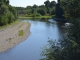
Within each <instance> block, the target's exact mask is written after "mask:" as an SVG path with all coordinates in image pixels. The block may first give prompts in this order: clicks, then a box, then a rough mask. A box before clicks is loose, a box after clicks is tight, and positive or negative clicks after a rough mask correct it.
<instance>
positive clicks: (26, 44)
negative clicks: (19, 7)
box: [0, 19, 61, 60]
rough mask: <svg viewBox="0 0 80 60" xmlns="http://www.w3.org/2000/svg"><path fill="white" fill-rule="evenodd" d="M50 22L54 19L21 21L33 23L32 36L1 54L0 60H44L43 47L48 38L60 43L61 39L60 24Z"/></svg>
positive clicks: (22, 20)
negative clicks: (42, 59) (41, 59)
mask: <svg viewBox="0 0 80 60" xmlns="http://www.w3.org/2000/svg"><path fill="white" fill-rule="evenodd" d="M49 20H52V19H48V20H44V19H42V20H40V19H36V20H34V19H20V21H21V22H30V23H31V28H30V31H31V34H30V36H29V37H28V38H27V39H26V40H25V41H23V42H21V43H20V44H18V45H17V46H15V47H13V48H11V49H10V50H7V51H6V52H3V53H1V54H0V60H39V59H40V58H42V56H41V55H40V53H41V52H40V51H41V50H42V49H41V47H43V46H44V45H46V44H47V41H48V38H50V39H53V40H57V41H58V40H59V39H60V38H59V37H61V35H60V30H59V29H60V28H59V26H58V24H57V23H56V22H55V21H53V22H50V21H49ZM4 57H5V58H4Z"/></svg>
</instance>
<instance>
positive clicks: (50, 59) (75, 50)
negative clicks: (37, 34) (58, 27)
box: [41, 0, 80, 60]
mask: <svg viewBox="0 0 80 60" xmlns="http://www.w3.org/2000/svg"><path fill="white" fill-rule="evenodd" d="M58 3H59V4H60V7H61V8H62V9H63V11H64V16H65V18H66V19H67V20H68V21H69V22H70V23H71V25H70V28H69V29H68V31H67V32H66V33H67V35H65V37H64V39H63V40H60V42H59V43H58V45H55V41H52V40H50V41H49V47H48V48H45V49H44V51H43V53H42V55H43V56H45V57H46V58H44V59H41V60H80V17H79V16H80V11H79V10H80V6H79V5H80V0H58Z"/></svg>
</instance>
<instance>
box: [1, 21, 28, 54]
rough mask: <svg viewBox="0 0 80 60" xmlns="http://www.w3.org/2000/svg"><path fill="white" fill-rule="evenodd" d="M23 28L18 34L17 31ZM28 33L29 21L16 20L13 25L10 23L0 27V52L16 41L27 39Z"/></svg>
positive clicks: (10, 46)
mask: <svg viewBox="0 0 80 60" xmlns="http://www.w3.org/2000/svg"><path fill="white" fill-rule="evenodd" d="M20 30H23V32H24V34H23V35H22V36H19V31H20ZM29 34H30V23H29V22H18V23H16V24H15V25H10V26H8V27H6V28H2V29H0V53H1V52H4V51H6V50H8V49H10V48H12V47H14V46H16V45H17V44H18V43H20V42H22V41H24V40H25V39H27V37H28V36H29Z"/></svg>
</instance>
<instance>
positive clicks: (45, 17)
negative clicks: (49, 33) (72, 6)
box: [19, 15, 55, 19]
mask: <svg viewBox="0 0 80 60" xmlns="http://www.w3.org/2000/svg"><path fill="white" fill-rule="evenodd" d="M54 16H55V15H54ZM54 16H35V17H32V16H19V18H26V19H42V18H43V19H51V18H53V17H54Z"/></svg>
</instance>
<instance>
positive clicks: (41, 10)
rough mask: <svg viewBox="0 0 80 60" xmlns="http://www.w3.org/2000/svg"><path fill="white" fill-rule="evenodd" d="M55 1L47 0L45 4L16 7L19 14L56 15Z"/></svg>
mask: <svg viewBox="0 0 80 60" xmlns="http://www.w3.org/2000/svg"><path fill="white" fill-rule="evenodd" d="M55 7H56V2H55V1H51V2H50V1H49V0H46V1H45V2H44V4H43V5H40V6H38V5H36V4H34V5H33V6H27V7H26V8H24V7H15V8H16V10H17V11H18V14H19V15H20V14H26V15H28V16H40V15H55Z"/></svg>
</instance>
